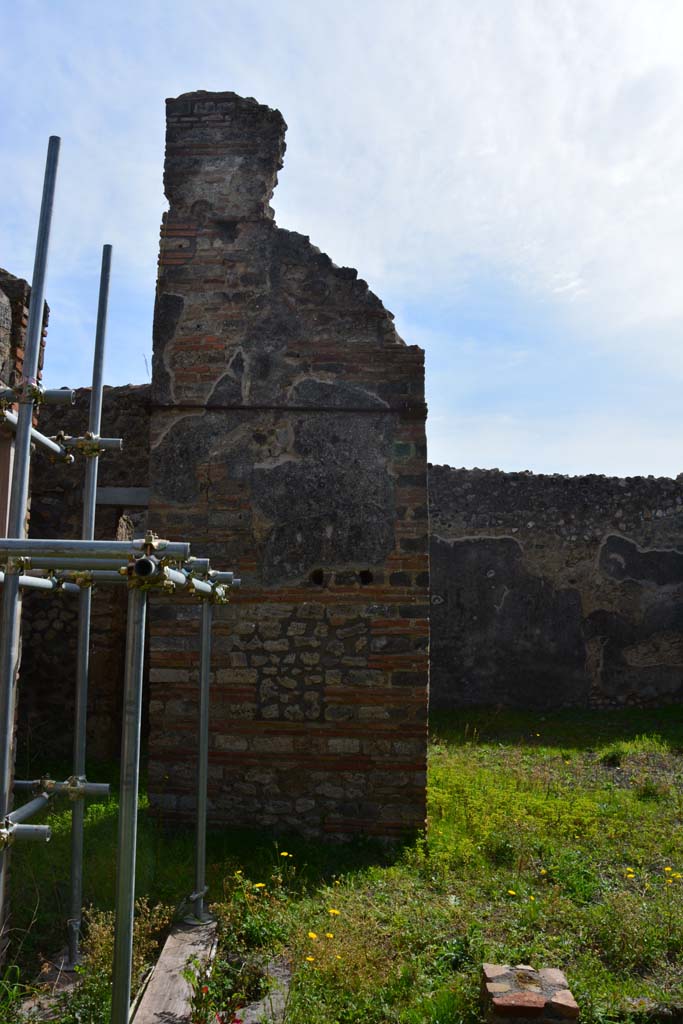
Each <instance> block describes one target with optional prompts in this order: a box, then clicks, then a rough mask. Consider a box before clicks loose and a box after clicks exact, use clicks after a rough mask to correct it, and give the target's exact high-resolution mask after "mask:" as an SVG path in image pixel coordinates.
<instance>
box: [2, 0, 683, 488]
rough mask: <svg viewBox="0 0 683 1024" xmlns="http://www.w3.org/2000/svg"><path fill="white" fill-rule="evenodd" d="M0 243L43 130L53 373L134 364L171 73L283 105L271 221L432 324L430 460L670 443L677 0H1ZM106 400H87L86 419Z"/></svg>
mask: <svg viewBox="0 0 683 1024" xmlns="http://www.w3.org/2000/svg"><path fill="white" fill-rule="evenodd" d="M0 27H1V29H2V39H3V42H4V46H3V52H2V59H1V61H0V88H1V89H2V95H3V97H4V98H5V102H4V103H3V106H2V110H1V111H0V129H1V130H0V180H2V182H3V188H2V190H1V192H0V265H2V266H5V267H6V268H7V269H8V270H10V271H11V272H12V273H15V274H18V275H21V276H25V277H27V278H29V279H30V276H31V269H32V261H33V246H34V242H35V231H36V224H37V214H38V205H39V200H40V189H41V179H42V173H43V166H44V160H45V150H46V145H47V137H48V135H50V134H58V135H61V136H62V139H63V142H62V159H61V166H60V177H59V183H58V191H57V201H56V210H55V221H54V230H53V247H52V255H51V262H50V267H49V276H48V286H47V296H48V301H49V302H50V306H51V309H52V317H51V327H50V335H49V348H48V358H47V374H46V379H47V382H48V383H49V384H50V385H53V386H60V385H62V384H66V383H69V384H72V385H74V386H78V385H82V384H87V383H88V382H89V377H90V365H89V363H90V358H91V355H90V353H91V348H92V337H93V331H94V319H95V311H96V303H97V280H98V275H99V261H100V252H101V246H102V243H103V242H111V243H112V244H113V245H114V272H113V278H112V295H111V313H110V326H109V335H108V337H109V354H108V360H107V373H106V379H107V381H108V382H110V383H112V384H121V383H127V382H141V381H144V380H146V379H148V371H147V365H146V362H145V360H147V364H148V363H149V360H150V350H151V318H152V301H153V293H154V280H155V270H156V255H157V245H158V231H159V223H160V217H161V213H162V211H163V209H164V206H165V203H164V197H163V192H162V185H161V175H162V167H163V145H164V99H165V97H167V96H175V95H178V94H179V93H181V92H184V91H188V90H191V89H198V88H205V89H233V90H234V91H236V92H238V93H241V94H243V95H250V96H254V97H256V98H257V99H258V100H259V101H260V102H263V103H267V104H269V105H270V106H276V107H278V108H279V109H280V110H281V111H282V113H283V115H284V117H285V120H286V121H287V123H288V125H289V131H288V133H287V145H288V149H287V154H286V156H285V166H284V169H283V171H282V172H281V175H280V184H279V185H278V188H277V190H276V193H275V196H274V200H273V205H274V207H275V211H276V219H277V221H278V223H279V224H280V225H281V226H282V227H287V228H292V229H294V230H297V231H301V232H303V233H304V234H307V235H310V237H311V240H312V241H313V242H314V243H315V244H316V245H318V246H319V247H320V248H321V249H323V250H324V251H326V252H328V253H329V254H330V256H331V257H332V259H333V260H334V261H335V262H336V263H338V264H340V265H349V266H354V267H356V268H357V269H358V270H359V273H360V275H361V276H362V277H364V278H365V279H366V280H367V281H368V282H369V284H370V286H371V287H372V288H373V290H374V291H376V292H377V294H378V295H380V297H381V298H382V299H383V301H384V302H385V304H386V305H387V307H388V308H389V309H391V310H392V311H393V312H394V313H395V314H396V319H397V326H398V330H399V332H400V334H401V335H402V337H403V338H404V339H405V340H406V341H407V342H408V343H418V344H420V345H423V346H424V347H425V349H426V351H427V374H428V399H429V404H430V421H429V447H430V458H431V460H432V461H433V462H446V463H449V464H450V465H453V466H463V465H464V466H483V467H493V466H497V467H499V468H502V469H508V470H515V469H531V470H534V471H536V472H561V473H584V472H598V473H608V474H618V475H633V474H638V473H640V474H648V473H653V474H657V475H676V474H677V473H678V472H679V471H681V470H683V458H682V457H681V454H680V452H681V448H682V441H683V425H682V421H681V417H680V415H679V395H680V392H681V383H682V381H683V347H682V346H681V329H682V327H683V288H682V287H681V283H680V278H681V271H680V263H681V253H682V251H683V132H682V131H681V125H682V121H683V70H682V68H681V61H680V54H681V52H683V3H681V0H642V2H641V0H572V2H571V3H568V2H566V0H536V2H534V0H515V2H514V3H512V2H510V0H481V2H477V3H472V2H471V0H415V2H413V0H364V2H361V0H346V2H344V0H335V2H330V0H270V2H268V0H265V2H262V3H260V4H258V5H256V4H254V3H253V2H241V0H195V2H194V3H193V4H188V3H179V2H177V0H165V2H163V3H160V2H159V3H157V2H156V0H138V2H136V3H132V2H130V0H120V2H119V3H118V4H117V5H116V6H115V7H114V5H111V4H105V3H101V2H99V0H91V2H89V3H86V2H75V0H18V2H17V3H15V4H13V5H11V6H9V5H7V6H5V8H4V9H2V8H1V7H0ZM105 427H106V424H105Z"/></svg>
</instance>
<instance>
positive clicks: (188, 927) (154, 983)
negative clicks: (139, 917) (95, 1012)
mask: <svg viewBox="0 0 683 1024" xmlns="http://www.w3.org/2000/svg"><path fill="white" fill-rule="evenodd" d="M215 945H216V922H215V921H210V922H208V923H207V924H178V925H176V926H175V927H174V929H173V931H172V932H171V934H170V935H169V937H168V938H167V939H166V943H165V945H164V948H163V950H162V951H161V956H160V957H159V960H158V961H157V965H156V967H155V968H154V971H153V972H152V976H151V978H150V979H149V981H148V983H147V988H146V989H145V991H144V994H143V996H142V999H141V1000H140V1002H139V1004H138V1007H137V1009H136V1011H135V1013H134V1014H133V1017H132V1018H131V1019H132V1021H133V1024H187V1022H188V1021H189V1020H190V986H189V985H188V983H187V982H186V981H185V979H184V978H183V976H182V971H183V970H184V968H185V966H186V964H187V961H188V959H189V958H190V957H194V956H196V957H198V958H199V959H200V960H203V961H208V960H210V959H211V957H212V956H213V953H214V951H215Z"/></svg>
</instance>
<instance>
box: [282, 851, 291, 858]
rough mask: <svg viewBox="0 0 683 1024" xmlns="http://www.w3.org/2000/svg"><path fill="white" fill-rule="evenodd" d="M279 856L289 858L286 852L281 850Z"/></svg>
mask: <svg viewBox="0 0 683 1024" xmlns="http://www.w3.org/2000/svg"><path fill="white" fill-rule="evenodd" d="M280 856H281V857H289V854H288V853H287V851H286V850H283V851H282V853H281V854H280Z"/></svg>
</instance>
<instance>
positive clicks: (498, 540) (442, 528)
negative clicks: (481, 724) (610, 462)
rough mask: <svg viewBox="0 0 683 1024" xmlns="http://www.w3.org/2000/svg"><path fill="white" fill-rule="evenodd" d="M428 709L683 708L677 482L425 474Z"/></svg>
mask: <svg viewBox="0 0 683 1024" xmlns="http://www.w3.org/2000/svg"><path fill="white" fill-rule="evenodd" d="M429 498H430V514H431V531H432V538H431V584H432V590H431V622H432V650H431V702H432V706H433V707H435V708H454V707H462V706H465V705H468V704H487V705H492V704H503V705H512V706H517V707H526V708H533V707H537V708H539V707H541V708H542V707H545V708H556V707H563V706H583V707H586V706H591V707H620V706H623V705H629V704H639V705H648V704H649V705H658V704H662V703H667V702H671V701H680V700H681V699H683V637H682V634H681V627H682V626H683V479H681V478H677V479H676V480H673V479H668V478H659V479H655V478H654V477H647V478H644V477H634V478H627V479H617V478H614V477H603V476H584V477H564V476H534V475H533V474H531V473H501V472H499V471H498V470H464V469H458V470H456V469H450V467H448V466H431V467H430V470H429Z"/></svg>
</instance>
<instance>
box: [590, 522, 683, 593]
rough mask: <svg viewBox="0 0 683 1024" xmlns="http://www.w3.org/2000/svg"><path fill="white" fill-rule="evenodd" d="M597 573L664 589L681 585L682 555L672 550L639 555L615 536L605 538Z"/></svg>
mask: <svg viewBox="0 0 683 1024" xmlns="http://www.w3.org/2000/svg"><path fill="white" fill-rule="evenodd" d="M599 564H600V569H601V571H602V572H603V573H604V574H605V575H606V576H609V577H611V579H613V580H635V581H636V582H638V583H656V584H657V585H658V586H665V585H667V584H671V583H683V552H681V551H678V550H676V549H674V548H669V549H662V550H649V551H643V550H641V548H639V547H638V545H637V544H634V542H633V541H631V540H627V539H626V537H621V536H619V535H618V534H611V535H610V536H609V537H606V538H605V542H604V544H603V545H602V547H601V548H600V562H599Z"/></svg>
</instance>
